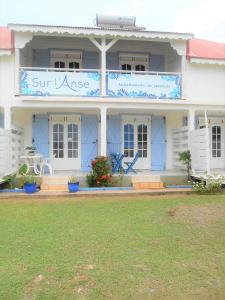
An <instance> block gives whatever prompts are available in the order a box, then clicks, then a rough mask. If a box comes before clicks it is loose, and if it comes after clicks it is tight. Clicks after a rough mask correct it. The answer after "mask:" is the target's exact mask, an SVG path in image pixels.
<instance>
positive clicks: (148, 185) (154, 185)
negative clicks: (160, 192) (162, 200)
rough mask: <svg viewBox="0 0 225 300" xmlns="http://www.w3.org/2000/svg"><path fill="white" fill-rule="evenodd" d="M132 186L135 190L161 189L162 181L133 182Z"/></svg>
mask: <svg viewBox="0 0 225 300" xmlns="http://www.w3.org/2000/svg"><path fill="white" fill-rule="evenodd" d="M132 185H133V188H134V189H135V190H143V189H163V188H164V185H163V182H161V181H160V182H133V183H132Z"/></svg>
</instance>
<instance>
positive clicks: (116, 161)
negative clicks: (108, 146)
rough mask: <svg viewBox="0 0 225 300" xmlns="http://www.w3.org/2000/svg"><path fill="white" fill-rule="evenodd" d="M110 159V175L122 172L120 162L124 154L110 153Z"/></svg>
mask: <svg viewBox="0 0 225 300" xmlns="http://www.w3.org/2000/svg"><path fill="white" fill-rule="evenodd" d="M110 156H111V159H112V173H113V174H114V173H116V172H119V171H120V170H123V167H122V160H123V158H124V154H120V153H111V155H110Z"/></svg>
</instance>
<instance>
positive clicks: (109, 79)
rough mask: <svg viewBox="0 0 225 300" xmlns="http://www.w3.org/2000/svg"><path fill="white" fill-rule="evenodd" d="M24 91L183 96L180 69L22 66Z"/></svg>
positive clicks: (37, 94) (20, 85)
mask: <svg viewBox="0 0 225 300" xmlns="http://www.w3.org/2000/svg"><path fill="white" fill-rule="evenodd" d="M19 72H20V76H19V89H20V95H25V96H74V97H82V96H84V97H100V96H105V97H135V98H136V97H137V98H138V97H139V98H149V99H181V98H182V97H181V79H182V76H181V74H180V73H174V72H148V71H118V70H107V71H106V73H102V72H101V71H100V70H98V69H59V68H33V67H31V68H20V70H19Z"/></svg>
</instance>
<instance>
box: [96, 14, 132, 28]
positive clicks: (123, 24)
mask: <svg viewBox="0 0 225 300" xmlns="http://www.w3.org/2000/svg"><path fill="white" fill-rule="evenodd" d="M135 23H136V17H132V16H130V17H129V16H127V17H125V16H114V15H100V14H97V15H96V26H98V27H102V28H125V29H135V28H136V25H135Z"/></svg>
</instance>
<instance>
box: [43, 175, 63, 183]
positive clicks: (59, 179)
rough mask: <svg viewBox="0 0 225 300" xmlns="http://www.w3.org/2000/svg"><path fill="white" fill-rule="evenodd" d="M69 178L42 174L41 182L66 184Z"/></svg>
mask: <svg viewBox="0 0 225 300" xmlns="http://www.w3.org/2000/svg"><path fill="white" fill-rule="evenodd" d="M68 180H69V176H68V177H67V176H64V177H51V176H49V177H48V176H43V177H42V183H43V184H67V182H68Z"/></svg>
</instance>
